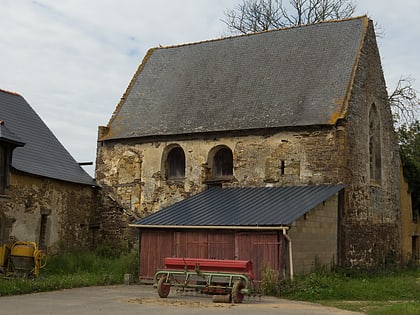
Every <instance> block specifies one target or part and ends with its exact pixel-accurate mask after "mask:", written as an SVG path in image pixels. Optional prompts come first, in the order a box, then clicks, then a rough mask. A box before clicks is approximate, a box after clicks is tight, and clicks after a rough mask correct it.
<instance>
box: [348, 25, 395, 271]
mask: <svg viewBox="0 0 420 315" xmlns="http://www.w3.org/2000/svg"><path fill="white" fill-rule="evenodd" d="M354 82H355V84H354V85H353V86H352V97H351V99H350V101H349V105H348V113H347V120H346V121H344V122H343V123H344V124H345V130H346V135H347V136H346V148H347V154H346V155H345V156H344V158H346V159H347V160H348V162H347V163H348V168H347V170H346V172H347V175H346V176H345V177H344V180H345V181H344V182H345V184H346V195H345V204H346V207H345V208H344V209H343V211H344V212H343V216H342V221H341V225H342V226H341V231H342V235H341V237H342V241H343V243H342V244H343V248H342V252H341V259H342V261H343V262H345V263H347V264H349V265H352V266H358V265H381V264H384V263H386V262H387V261H388V262H389V259H391V257H392V256H393V257H394V258H392V259H394V260H395V261H397V260H398V259H399V258H398V255H399V250H400V239H401V235H400V223H401V222H400V177H399V170H400V166H399V162H400V159H399V151H398V144H397V141H396V136H395V132H394V128H393V122H392V114H391V110H390V106H389V103H388V97H387V93H386V87H385V82H384V77H383V73H382V68H381V64H380V57H379V52H378V49H377V46H376V37H375V34H374V32H373V26H372V23H370V24H369V28H368V33H367V35H366V39H365V42H364V45H363V47H362V52H361V55H360V58H359V67H358V70H357V72H356V74H355V81H354ZM372 106H374V108H375V112H376V115H375V116H376V117H372ZM373 123H376V124H377V125H378V126H379V128H380V132H379V134H378V138H379V139H378V141H379V144H380V148H379V149H376V151H378V152H377V153H378V156H377V157H376V161H378V158H379V159H380V173H379V177H380V180H377V179H375V178H374V177H375V176H374V174H371V172H372V170H371V167H370V165H371V163H372V155H371V151H372V150H373V149H372V148H370V147H369V143H370V137H371V136H372V130H371V129H372V124H373ZM376 163H377V162H376Z"/></svg>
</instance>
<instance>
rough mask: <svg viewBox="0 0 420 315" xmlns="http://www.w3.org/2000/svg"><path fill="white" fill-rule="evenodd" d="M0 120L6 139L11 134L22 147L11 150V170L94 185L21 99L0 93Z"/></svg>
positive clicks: (18, 96)
mask: <svg viewBox="0 0 420 315" xmlns="http://www.w3.org/2000/svg"><path fill="white" fill-rule="evenodd" d="M0 120H3V121H4V126H6V127H7V130H8V132H9V134H8V136H9V137H10V136H12V135H14V136H13V137H14V140H16V141H19V142H22V143H24V144H25V145H24V146H23V147H18V148H16V149H15V150H14V151H13V157H12V167H13V168H15V169H16V170H19V171H22V172H26V173H29V174H33V175H39V176H44V177H49V178H54V179H59V180H63V181H68V182H73V183H79V184H86V185H96V183H95V181H94V180H93V178H92V177H91V176H89V174H87V173H86V172H85V170H84V169H82V168H81V167H80V165H79V164H78V163H77V162H76V161H75V160H74V159H73V157H72V156H71V155H70V153H69V152H68V151H67V150H66V149H65V148H64V146H63V145H62V144H61V143H60V141H58V139H57V138H56V137H55V136H54V134H53V133H52V132H51V130H50V129H49V128H48V127H47V125H46V124H45V123H44V122H43V121H42V119H41V118H40V117H39V116H38V114H37V113H36V112H35V111H34V110H33V109H32V107H31V106H30V105H29V104H28V103H27V102H26V100H25V99H24V98H23V97H22V96H20V95H19V94H16V93H11V92H8V91H4V90H0Z"/></svg>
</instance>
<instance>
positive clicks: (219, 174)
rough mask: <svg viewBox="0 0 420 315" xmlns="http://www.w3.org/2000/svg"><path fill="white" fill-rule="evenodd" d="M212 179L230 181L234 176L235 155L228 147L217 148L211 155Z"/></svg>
mask: <svg viewBox="0 0 420 315" xmlns="http://www.w3.org/2000/svg"><path fill="white" fill-rule="evenodd" d="M208 164H209V166H210V169H211V173H210V176H211V179H229V178H230V177H232V175H233V154H232V150H231V149H229V148H228V147H226V146H217V147H215V148H213V149H212V150H211V151H210V153H209V163H208Z"/></svg>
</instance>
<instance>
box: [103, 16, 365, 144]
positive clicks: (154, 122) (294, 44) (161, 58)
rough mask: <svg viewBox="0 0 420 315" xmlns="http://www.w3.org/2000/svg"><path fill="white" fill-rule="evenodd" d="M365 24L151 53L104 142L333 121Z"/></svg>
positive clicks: (361, 20)
mask: <svg viewBox="0 0 420 315" xmlns="http://www.w3.org/2000/svg"><path fill="white" fill-rule="evenodd" d="M367 21H368V19H367V18H366V17H362V18H355V19H349V20H344V21H336V22H325V23H320V24H315V25H309V26H302V27H294V28H288V29H282V30H275V31H269V32H263V33H259V34H251V35H244V36H238V37H231V38H226V39H220V40H213V41H206V42H200V43H195V44H187V45H181V46H173V47H166V48H165V47H164V48H155V49H152V50H150V51H149V53H148V54H147V55H146V57H145V58H144V60H143V63H142V65H141V66H140V67H139V69H138V71H137V73H136V74H135V76H134V77H133V79H132V82H131V83H130V86H129V87H128V89H127V92H126V94H125V95H124V96H123V98H122V100H121V102H120V104H119V105H118V107H117V109H116V111H115V112H114V115H113V117H112V118H111V120H110V122H109V124H108V127H109V130H110V131H109V133H108V135H106V136H104V137H103V140H106V139H119V138H130V137H146V136H161V135H174V134H188V133H200V132H218V131H235V130H244V129H245V130H248V129H258V128H276V127H287V126H308V125H324V124H334V123H335V122H336V119H337V117H339V116H340V114H341V113H342V110H343V108H342V106H343V104H344V100H345V98H346V95H347V94H348V92H349V91H348V87H349V86H351V80H352V72H353V69H354V67H355V66H356V62H357V56H358V54H359V51H360V49H361V43H362V40H363V38H364V34H365V32H366V25H367Z"/></svg>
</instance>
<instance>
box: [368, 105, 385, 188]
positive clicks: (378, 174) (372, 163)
mask: <svg viewBox="0 0 420 315" xmlns="http://www.w3.org/2000/svg"><path fill="white" fill-rule="evenodd" d="M369 174H370V182H371V183H374V184H380V183H381V181H382V150H381V123H380V119H379V113H378V110H377V108H376V106H375V104H373V105H372V107H371V108H370V111H369Z"/></svg>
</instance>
